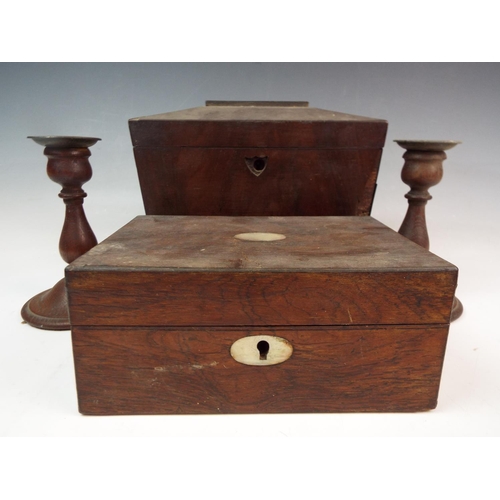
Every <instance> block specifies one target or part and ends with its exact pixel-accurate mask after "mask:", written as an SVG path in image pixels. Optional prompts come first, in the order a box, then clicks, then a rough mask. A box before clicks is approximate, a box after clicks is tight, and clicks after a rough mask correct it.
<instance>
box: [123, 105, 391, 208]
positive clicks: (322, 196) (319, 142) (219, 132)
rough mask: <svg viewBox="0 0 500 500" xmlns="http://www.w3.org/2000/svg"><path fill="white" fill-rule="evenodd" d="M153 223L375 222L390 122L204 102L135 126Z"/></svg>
mask: <svg viewBox="0 0 500 500" xmlns="http://www.w3.org/2000/svg"><path fill="white" fill-rule="evenodd" d="M129 127H130V134H131V137H132V144H133V146H134V155H135V160H136V165H137V171H138V174H139V181H140V185H141V191H142V198H143V200H144V207H145V210H146V215H227V216H244V215H246V216H270V215H300V216H301V215H369V214H370V211H371V206H372V203H373V197H374V194H375V187H376V179H377V174H378V169H379V165H380V159H381V156H382V148H383V146H384V141H385V136H386V133H387V122H386V121H384V120H377V119H373V118H365V117H361V116H354V115H348V114H345V113H338V112H336V111H335V112H334V111H329V110H324V109H318V108H312V107H309V105H308V103H307V102H253V101H252V102H239V101H237V102H231V101H207V105H206V106H201V107H198V108H193V109H187V110H182V111H175V112H171V113H164V114H160V115H153V116H146V117H142V118H134V119H131V120H129Z"/></svg>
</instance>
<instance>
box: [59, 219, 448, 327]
mask: <svg viewBox="0 0 500 500" xmlns="http://www.w3.org/2000/svg"><path fill="white" fill-rule="evenodd" d="M66 279H67V287H68V296H69V304H70V317H71V323H72V324H73V325H108V326H113V325H115V326H118V325H125V326H140V325H142V326H148V325H149V326H200V325H204V326H235V325H238V326H257V325H259V326H283V325H304V326H308V327H310V326H312V327H315V326H324V325H374V324H376V325H384V324H387V325H396V324H399V325H402V324H447V323H449V318H450V314H451V306H452V301H453V297H454V292H455V287H456V280H457V269H456V267H455V266H453V265H452V264H450V263H448V262H446V261H444V260H443V259H441V258H439V257H437V256H435V255H433V254H432V253H430V252H428V251H427V250H425V249H424V248H422V247H420V246H418V245H416V244H415V243H413V242H411V241H409V240H407V239H406V238H404V237H403V236H401V235H399V234H398V233H396V232H394V231H392V230H391V229H389V228H388V227H386V226H384V225H383V224H381V223H380V222H378V221H377V220H375V219H373V218H372V217H203V216H141V217H137V218H135V219H134V220H132V221H131V222H130V223H129V224H127V225H126V226H124V227H123V228H122V229H120V230H119V231H117V232H116V233H115V234H114V235H112V236H111V237H109V238H108V239H107V240H105V241H103V242H102V243H100V244H99V245H97V246H96V247H94V248H93V249H92V250H90V251H89V252H87V253H86V254H85V255H83V256H82V257H80V258H78V259H77V260H76V261H74V262H73V263H72V264H70V265H69V266H68V267H67V269H66Z"/></svg>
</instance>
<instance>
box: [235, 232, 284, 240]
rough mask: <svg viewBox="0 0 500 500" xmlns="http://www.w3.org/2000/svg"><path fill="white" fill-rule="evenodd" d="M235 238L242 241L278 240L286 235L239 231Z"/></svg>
mask: <svg viewBox="0 0 500 500" xmlns="http://www.w3.org/2000/svg"><path fill="white" fill-rule="evenodd" d="M235 238H236V239H237V240H244V241H279V240H284V239H285V238H286V236H285V235H284V234H278V233H241V234H237V235H236V236H235Z"/></svg>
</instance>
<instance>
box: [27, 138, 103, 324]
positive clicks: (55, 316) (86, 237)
mask: <svg viewBox="0 0 500 500" xmlns="http://www.w3.org/2000/svg"><path fill="white" fill-rule="evenodd" d="M29 138H30V139H33V140H34V141H35V142H36V143H37V144H40V145H41V146H45V150H44V152H43V153H44V155H45V156H46V157H47V158H48V162H47V175H48V176H49V178H50V179H51V180H52V181H54V182H57V183H58V184H60V185H61V186H62V190H61V192H60V193H59V196H60V197H61V198H62V199H63V201H64V204H65V205H66V216H65V219H64V224H63V228H62V232H61V238H60V240H59V252H60V254H61V256H62V258H63V259H64V261H65V262H67V263H68V264H69V263H71V262H73V261H74V260H75V259H76V258H77V257H80V255H83V254H84V253H85V252H87V251H88V250H90V249H91V248H92V247H94V246H95V245H96V244H97V240H96V237H95V235H94V232H93V231H92V228H91V227H90V225H89V223H88V221H87V217H86V216H85V212H84V210H83V199H84V198H85V197H86V196H87V193H85V191H84V190H83V189H82V185H83V184H85V183H86V182H88V181H89V180H90V179H91V177H92V167H91V166H90V162H89V161H88V158H89V156H90V155H91V153H90V150H89V147H90V146H93V145H94V144H95V143H96V142H97V141H99V140H100V139H98V138H96V137H64V136H44V137H29ZM21 316H22V317H23V319H24V320H25V321H26V322H27V323H29V324H30V325H31V326H34V327H36V328H42V329H45V330H69V329H70V322H69V310H68V301H67V297H66V285H65V281H64V278H63V279H62V280H60V281H59V282H58V283H56V284H55V285H54V286H53V287H52V288H51V289H50V290H46V291H44V292H42V293H39V294H38V295H35V296H34V297H33V298H32V299H30V300H29V301H28V302H26V304H25V305H24V306H23V308H22V310H21Z"/></svg>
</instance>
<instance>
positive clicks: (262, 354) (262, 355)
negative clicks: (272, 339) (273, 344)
mask: <svg viewBox="0 0 500 500" xmlns="http://www.w3.org/2000/svg"><path fill="white" fill-rule="evenodd" d="M257 349H258V350H259V359H262V360H266V359H267V354H268V353H269V342H267V340H261V341H260V342H258V343H257Z"/></svg>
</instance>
